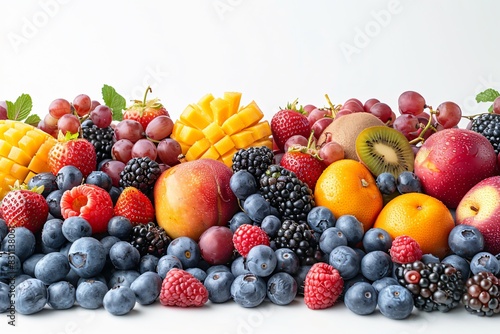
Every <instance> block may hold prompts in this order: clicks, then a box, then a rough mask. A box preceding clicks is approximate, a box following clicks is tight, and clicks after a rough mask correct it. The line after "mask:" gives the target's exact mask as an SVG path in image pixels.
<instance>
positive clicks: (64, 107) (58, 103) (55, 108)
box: [49, 99, 71, 119]
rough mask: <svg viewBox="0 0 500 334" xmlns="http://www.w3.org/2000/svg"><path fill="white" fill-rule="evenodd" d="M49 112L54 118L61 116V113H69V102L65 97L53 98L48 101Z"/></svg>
mask: <svg viewBox="0 0 500 334" xmlns="http://www.w3.org/2000/svg"><path fill="white" fill-rule="evenodd" d="M49 113H50V115H51V116H52V117H54V118H57V119H59V118H61V117H62V116H63V115H66V114H71V104H70V103H69V102H68V101H67V100H65V99H55V100H54V101H52V102H51V103H50V106H49Z"/></svg>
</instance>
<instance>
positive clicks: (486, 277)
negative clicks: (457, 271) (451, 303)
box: [462, 271, 500, 317]
mask: <svg viewBox="0 0 500 334" xmlns="http://www.w3.org/2000/svg"><path fill="white" fill-rule="evenodd" d="M465 287H466V291H465V293H464V295H463V297H462V304H464V306H465V309H466V310H467V312H469V313H471V314H475V315H478V316H486V317H491V316H492V315H494V314H498V313H500V280H499V279H498V278H497V277H495V275H493V274H492V273H490V272H486V271H482V272H479V273H477V274H476V275H474V276H472V277H470V278H469V279H468V280H467V281H466V283H465Z"/></svg>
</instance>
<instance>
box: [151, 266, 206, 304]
mask: <svg viewBox="0 0 500 334" xmlns="http://www.w3.org/2000/svg"><path fill="white" fill-rule="evenodd" d="M207 301H208V290H207V288H206V287H205V286H204V285H203V283H202V282H200V281H199V280H198V279H196V278H195V277H194V276H193V275H191V274H190V273H188V272H187V271H185V270H182V269H178V268H173V269H170V270H169V271H168V272H167V275H166V276H165V279H164V280H163V282H162V284H161V291H160V303H161V304H162V305H165V306H179V307H190V306H195V307H199V306H203V305H204V304H205V303H206V302H207Z"/></svg>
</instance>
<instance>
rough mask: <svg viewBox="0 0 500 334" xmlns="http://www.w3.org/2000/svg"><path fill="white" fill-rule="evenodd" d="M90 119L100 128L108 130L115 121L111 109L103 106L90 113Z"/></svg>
mask: <svg viewBox="0 0 500 334" xmlns="http://www.w3.org/2000/svg"><path fill="white" fill-rule="evenodd" d="M89 117H90V119H91V120H92V123H94V124H95V126H97V127H98V128H101V129H102V128H107V127H108V126H110V125H111V122H112V121H113V112H112V111H111V108H110V107H108V106H106V105H102V104H101V105H98V106H96V107H95V109H94V110H92V111H91V112H90V116H89Z"/></svg>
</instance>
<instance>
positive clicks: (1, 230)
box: [0, 218, 9, 242]
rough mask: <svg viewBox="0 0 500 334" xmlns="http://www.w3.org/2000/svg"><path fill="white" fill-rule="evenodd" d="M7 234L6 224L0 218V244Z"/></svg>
mask: <svg viewBox="0 0 500 334" xmlns="http://www.w3.org/2000/svg"><path fill="white" fill-rule="evenodd" d="M8 233H9V228H8V227H7V223H6V222H5V220H3V219H2V218H0V242H2V240H3V238H5V237H6V236H7V234H8Z"/></svg>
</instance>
